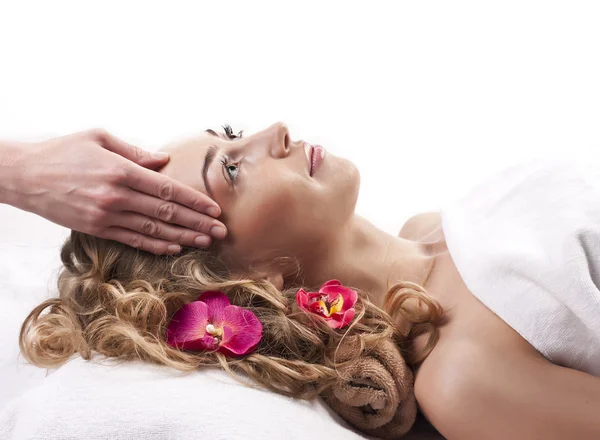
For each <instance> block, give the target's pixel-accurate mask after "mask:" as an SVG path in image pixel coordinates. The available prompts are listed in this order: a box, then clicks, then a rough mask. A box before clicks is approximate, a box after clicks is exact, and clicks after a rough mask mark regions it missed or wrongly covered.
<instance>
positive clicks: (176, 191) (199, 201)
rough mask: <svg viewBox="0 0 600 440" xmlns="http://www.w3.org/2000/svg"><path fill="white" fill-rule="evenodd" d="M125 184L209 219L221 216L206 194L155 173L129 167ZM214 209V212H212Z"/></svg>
mask: <svg viewBox="0 0 600 440" xmlns="http://www.w3.org/2000/svg"><path fill="white" fill-rule="evenodd" d="M128 174H129V175H128V179H127V184H128V185H129V187H130V188H133V189H135V190H138V191H141V192H143V193H146V194H149V195H151V196H154V197H158V198H159V199H162V200H166V201H171V202H175V203H178V204H180V205H183V206H187V207H188V208H191V209H193V210H194V211H198V212H202V213H206V214H208V215H210V216H211V217H218V216H219V215H221V208H220V207H219V205H217V204H216V202H215V201H214V200H212V199H211V198H210V197H208V196H207V195H206V194H204V193H202V192H200V191H197V190H195V189H194V188H192V187H189V186H187V185H184V184H183V183H181V182H178V181H177V180H174V179H171V178H170V177H167V176H165V175H163V174H160V173H157V172H155V171H150V170H146V169H144V168H140V167H135V166H131V167H129V168H128ZM213 209H214V210H213Z"/></svg>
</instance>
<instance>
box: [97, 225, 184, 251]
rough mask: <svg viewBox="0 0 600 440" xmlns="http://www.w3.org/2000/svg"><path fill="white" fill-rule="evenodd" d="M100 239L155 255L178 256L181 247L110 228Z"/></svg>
mask: <svg viewBox="0 0 600 440" xmlns="http://www.w3.org/2000/svg"><path fill="white" fill-rule="evenodd" d="M102 238H107V239H109V240H114V241H118V242H119V243H123V244H126V245H127V246H131V247H133V248H136V249H140V250H143V251H146V252H150V253H153V254H156V255H164V254H178V253H180V252H181V246H179V245H177V244H174V243H169V242H168V241H164V240H159V239H157V238H153V237H148V236H147V235H143V234H140V233H139V232H135V231H131V230H129V229H125V228H121V227H118V226H112V227H110V228H108V229H106V231H105V232H104V234H102Z"/></svg>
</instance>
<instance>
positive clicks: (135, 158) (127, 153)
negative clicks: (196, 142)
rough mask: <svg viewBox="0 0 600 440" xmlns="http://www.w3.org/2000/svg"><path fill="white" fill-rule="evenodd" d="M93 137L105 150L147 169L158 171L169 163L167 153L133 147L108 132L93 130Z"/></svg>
mask: <svg viewBox="0 0 600 440" xmlns="http://www.w3.org/2000/svg"><path fill="white" fill-rule="evenodd" d="M92 136H93V137H95V139H96V140H97V141H98V143H99V144H100V145H101V146H102V147H103V148H105V149H107V150H108V151H112V152H113V153H116V154H118V155H120V156H123V157H124V158H126V159H129V160H131V161H132V162H135V163H136V164H138V165H140V166H142V167H145V168H151V169H156V168H158V167H161V166H164V165H165V164H166V163H167V162H168V161H169V155H168V154H167V153H161V152H157V153H149V152H148V151H146V150H143V149H142V148H140V147H138V146H135V145H131V144H129V143H127V142H125V141H124V140H122V139H119V138H118V137H116V136H114V135H112V134H110V133H108V132H107V131H106V130H101V129H98V130H92Z"/></svg>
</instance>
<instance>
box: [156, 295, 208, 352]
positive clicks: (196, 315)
mask: <svg viewBox="0 0 600 440" xmlns="http://www.w3.org/2000/svg"><path fill="white" fill-rule="evenodd" d="M208 315H209V311H208V306H207V305H206V304H205V303H204V302H202V301H193V302H191V303H188V304H185V305H184V306H183V307H181V308H180V309H179V310H177V312H175V314H174V315H173V317H172V318H171V321H169V325H168V327H167V334H166V339H167V343H168V344H169V345H171V346H173V347H178V348H183V349H187V347H188V346H190V345H192V346H196V345H195V342H196V341H198V340H201V339H202V338H203V337H204V336H205V334H206V325H207V324H208Z"/></svg>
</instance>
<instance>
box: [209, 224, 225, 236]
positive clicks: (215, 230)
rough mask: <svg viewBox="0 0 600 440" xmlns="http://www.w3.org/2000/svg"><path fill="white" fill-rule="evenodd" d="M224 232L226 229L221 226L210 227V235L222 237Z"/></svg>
mask: <svg viewBox="0 0 600 440" xmlns="http://www.w3.org/2000/svg"><path fill="white" fill-rule="evenodd" d="M225 234H227V231H226V230H225V228H224V227H223V226H213V227H212V228H210V235H212V236H214V237H217V238H224V237H225Z"/></svg>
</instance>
